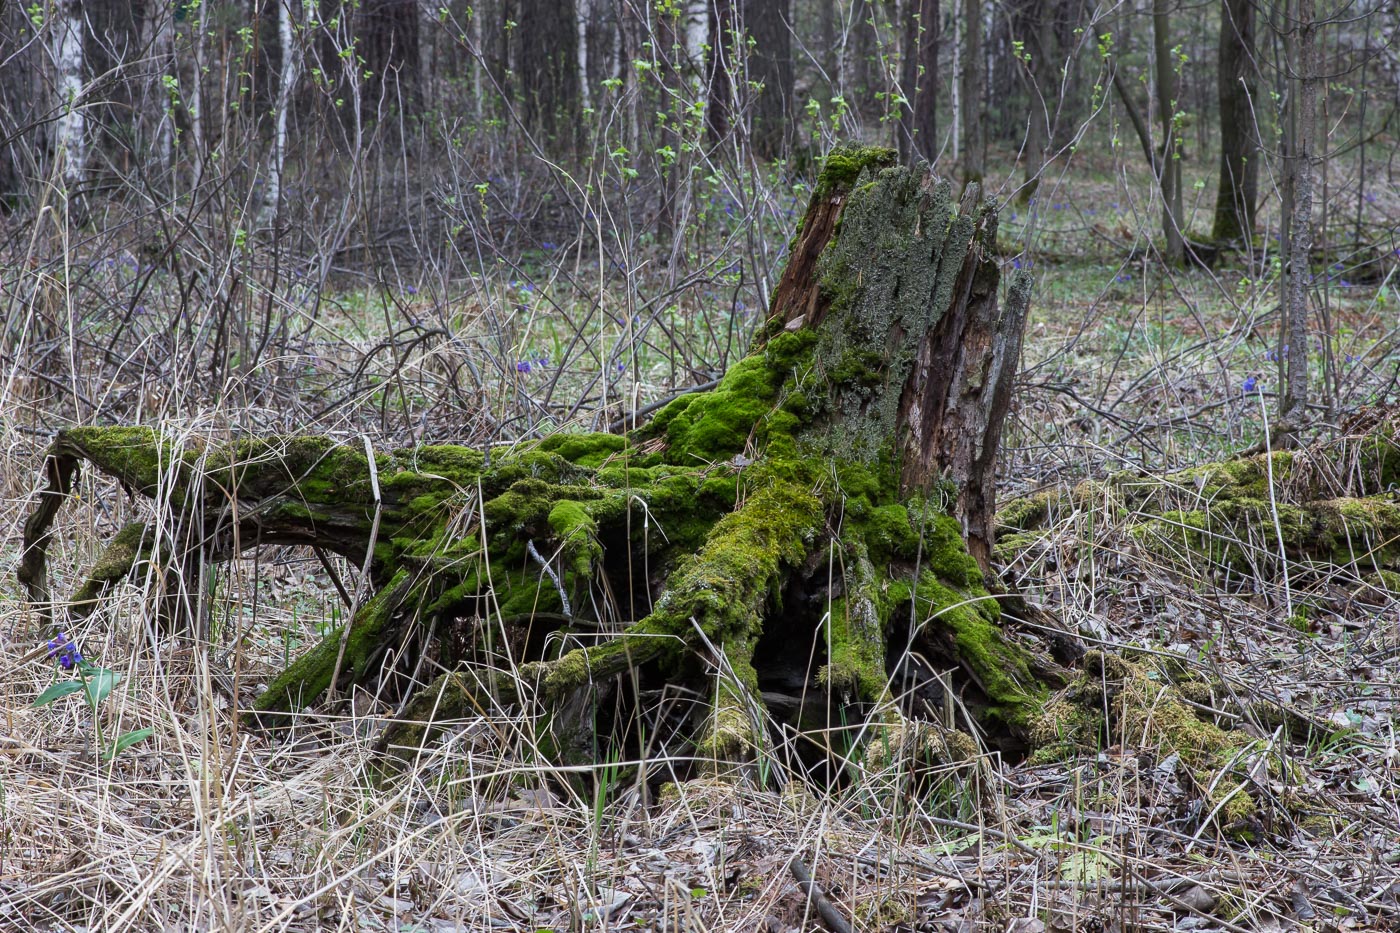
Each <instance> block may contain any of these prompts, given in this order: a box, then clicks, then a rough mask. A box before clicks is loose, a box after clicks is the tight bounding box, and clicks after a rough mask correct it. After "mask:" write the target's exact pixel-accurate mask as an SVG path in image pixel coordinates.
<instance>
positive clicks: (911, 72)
mask: <svg viewBox="0 0 1400 933" xmlns="http://www.w3.org/2000/svg"><path fill="white" fill-rule="evenodd" d="M900 85H901V90H902V91H903V93H904V96H905V98H906V100H905V103H904V105H903V107H902V108H901V110H900V121H899V125H900V131H901V132H900V134H899V146H900V156H901V157H902V158H903V159H904V160H905V161H910V160H912V159H915V158H919V159H925V160H927V161H929V162H932V161H933V160H934V159H935V158H936V157H937V155H938V120H937V107H938V0H907V3H906V6H905V9H904V61H903V69H902V73H901V75H900Z"/></svg>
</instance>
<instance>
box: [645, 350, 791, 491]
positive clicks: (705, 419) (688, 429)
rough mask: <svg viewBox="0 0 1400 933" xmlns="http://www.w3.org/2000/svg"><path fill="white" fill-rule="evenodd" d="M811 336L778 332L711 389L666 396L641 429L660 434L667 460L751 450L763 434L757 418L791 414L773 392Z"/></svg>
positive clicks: (691, 460)
mask: <svg viewBox="0 0 1400 933" xmlns="http://www.w3.org/2000/svg"><path fill="white" fill-rule="evenodd" d="M813 341H814V337H813V335H812V333H811V332H810V331H799V332H797V333H783V334H779V335H778V336H777V337H775V338H774V339H773V340H772V341H770V342H769V343H768V344H767V345H766V346H765V347H764V349H763V352H762V353H761V354H755V355H753V356H749V357H746V358H745V359H743V360H741V361H740V362H739V363H737V364H735V365H734V366H732V367H730V369H729V371H728V372H727V373H725V375H724V378H723V379H721V380H720V383H719V385H718V386H716V387H715V388H714V389H713V390H712V391H710V392H704V393H696V394H693V395H683V396H681V397H680V398H678V399H676V400H675V401H673V402H671V403H670V404H669V405H667V406H666V407H665V408H663V409H662V410H661V411H660V412H659V413H658V414H657V416H656V418H654V419H653V420H652V423H651V425H649V426H648V427H647V428H646V429H645V432H644V433H645V434H646V435H648V436H650V435H658V434H659V435H662V436H664V437H665V439H666V442H667V451H666V453H665V458H666V460H667V462H669V463H675V464H679V465H681V466H692V467H693V466H698V465H703V464H706V463H713V462H716V461H720V460H727V459H729V458H731V457H733V456H735V455H736V454H742V453H744V452H745V451H746V450H747V451H749V452H750V454H753V453H756V452H757V448H758V446H760V445H761V444H762V443H763V442H764V441H765V440H767V439H768V437H767V436H765V432H764V431H763V428H764V425H763V422H764V421H765V420H766V419H768V418H769V417H770V416H773V415H775V414H776V415H786V416H787V417H789V418H790V417H791V416H790V414H788V413H786V412H782V411H781V409H780V408H779V407H778V404H777V401H778V398H779V392H780V390H781V389H782V388H783V387H784V385H785V384H786V383H788V382H789V381H790V380H792V379H794V377H795V375H796V371H797V370H798V368H799V367H801V366H802V364H803V363H804V362H805V361H806V360H807V359H808V357H809V355H810V348H811V346H812V343H813ZM766 433H767V434H771V433H774V432H766Z"/></svg>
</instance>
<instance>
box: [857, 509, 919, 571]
mask: <svg viewBox="0 0 1400 933" xmlns="http://www.w3.org/2000/svg"><path fill="white" fill-rule="evenodd" d="M863 532H864V538H865V541H866V544H867V545H868V546H869V548H870V556H871V558H872V559H874V560H875V561H876V562H878V563H888V562H889V561H891V560H894V559H896V558H902V559H908V560H912V559H913V558H914V556H915V554H916V553H917V552H918V549H919V536H918V534H917V533H916V532H915V531H914V526H913V524H912V523H911V522H910V520H909V510H908V509H907V508H905V507H904V506H903V505H899V504H893V505H882V506H877V507H875V508H873V509H871V510H870V516H869V519H868V520H867V521H866V523H865V527H864V529H863Z"/></svg>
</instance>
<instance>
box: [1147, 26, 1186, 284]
mask: <svg viewBox="0 0 1400 933" xmlns="http://www.w3.org/2000/svg"><path fill="white" fill-rule="evenodd" d="M1171 3H1172V0H1152V48H1153V57H1154V58H1155V60H1156V61H1155V64H1156V79H1157V80H1156V88H1157V118H1158V121H1159V122H1160V124H1161V127H1162V141H1161V147H1160V148H1161V153H1162V156H1161V162H1160V164H1159V166H1158V169H1159V175H1158V184H1159V188H1160V191H1161V197H1162V235H1163V237H1164V238H1165V240H1166V247H1165V250H1164V255H1165V258H1166V260H1167V262H1169V263H1171V264H1172V265H1175V266H1179V265H1181V264H1182V263H1183V262H1185V260H1186V241H1185V238H1184V236H1183V234H1182V229H1181V227H1182V223H1183V221H1184V219H1185V213H1184V211H1183V210H1182V200H1181V140H1180V139H1179V134H1178V132H1177V119H1176V113H1177V86H1176V85H1177V81H1176V57H1175V54H1174V52H1173V50H1172V40H1171Z"/></svg>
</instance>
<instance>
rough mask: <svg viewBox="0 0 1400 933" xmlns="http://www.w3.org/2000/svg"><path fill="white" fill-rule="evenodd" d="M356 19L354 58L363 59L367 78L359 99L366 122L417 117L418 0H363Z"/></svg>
mask: <svg viewBox="0 0 1400 933" xmlns="http://www.w3.org/2000/svg"><path fill="white" fill-rule="evenodd" d="M359 19H360V21H359V24H358V26H359V29H358V35H359V39H360V42H359V44H358V45H357V46H356V55H357V56H361V57H363V59H364V68H363V69H362V71H363V73H364V74H366V76H367V77H366V80H365V88H364V90H363V92H362V97H361V100H362V101H363V104H364V106H366V107H368V108H369V112H368V113H366V114H365V117H366V119H369V118H382V117H383V116H384V115H386V114H387V113H391V112H392V113H398V114H400V115H403V116H408V115H413V114H417V113H418V112H419V110H420V109H421V98H420V94H419V88H418V58H419V49H418V45H419V37H418V19H419V17H418V3H417V0H363V4H362V5H361V6H360V9H359Z"/></svg>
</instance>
